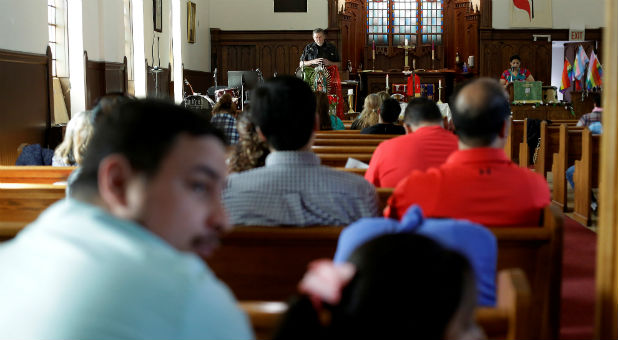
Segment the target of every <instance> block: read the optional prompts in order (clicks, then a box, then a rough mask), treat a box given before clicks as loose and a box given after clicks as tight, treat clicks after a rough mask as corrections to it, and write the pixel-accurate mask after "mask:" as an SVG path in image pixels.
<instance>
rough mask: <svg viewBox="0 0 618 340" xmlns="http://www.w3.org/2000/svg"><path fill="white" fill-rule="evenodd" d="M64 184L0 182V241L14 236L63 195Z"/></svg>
mask: <svg viewBox="0 0 618 340" xmlns="http://www.w3.org/2000/svg"><path fill="white" fill-rule="evenodd" d="M65 190H66V186H65V185H52V184H23V183H22V184H20V183H2V184H0V241H4V240H7V239H10V238H12V237H14V236H15V235H16V234H17V233H18V232H19V231H20V230H21V229H23V228H24V227H25V226H26V225H28V223H30V222H32V221H34V220H35V219H36V218H37V217H38V216H39V214H40V213H41V212H43V210H45V209H47V207H49V206H50V205H52V204H53V203H55V202H56V201H58V200H61V199H62V198H64V196H65Z"/></svg>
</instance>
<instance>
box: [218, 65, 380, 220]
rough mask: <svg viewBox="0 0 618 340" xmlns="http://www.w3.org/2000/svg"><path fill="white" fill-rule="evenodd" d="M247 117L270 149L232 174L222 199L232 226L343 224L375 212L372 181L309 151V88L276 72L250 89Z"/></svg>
mask: <svg viewBox="0 0 618 340" xmlns="http://www.w3.org/2000/svg"><path fill="white" fill-rule="evenodd" d="M251 120H252V121H253V123H254V124H255V125H256V127H257V131H258V134H259V135H260V136H261V137H262V138H264V140H265V141H266V142H267V144H268V146H269V148H270V150H271V153H270V154H269V155H268V157H267V158H266V165H265V166H264V167H261V168H256V169H252V170H248V171H245V172H241V173H235V174H231V175H230V176H229V177H228V184H227V187H226V189H225V190H224V192H223V202H224V205H225V207H226V209H227V211H228V214H229V215H230V220H231V223H232V224H235V225H239V224H242V225H273V226H275V225H295V226H307V225H347V224H350V223H352V222H354V221H356V220H357V219H359V218H361V217H370V216H376V214H377V200H376V192H375V188H374V186H373V185H371V184H370V183H369V182H367V181H366V180H365V179H363V178H362V177H360V176H358V175H354V174H350V173H345V172H343V171H337V170H334V169H331V168H329V167H326V166H322V165H320V159H319V158H318V157H317V155H315V154H314V153H313V152H312V151H311V145H312V142H313V136H314V132H315V131H316V130H318V129H319V123H318V119H317V114H316V102H315V97H314V95H313V92H311V89H310V88H309V86H308V85H307V84H306V83H305V82H303V81H302V80H300V79H298V78H294V77H277V78H274V79H272V80H269V81H267V82H266V83H265V84H264V85H263V86H261V87H260V88H258V89H256V90H255V93H254V95H253V98H252V103H251Z"/></svg>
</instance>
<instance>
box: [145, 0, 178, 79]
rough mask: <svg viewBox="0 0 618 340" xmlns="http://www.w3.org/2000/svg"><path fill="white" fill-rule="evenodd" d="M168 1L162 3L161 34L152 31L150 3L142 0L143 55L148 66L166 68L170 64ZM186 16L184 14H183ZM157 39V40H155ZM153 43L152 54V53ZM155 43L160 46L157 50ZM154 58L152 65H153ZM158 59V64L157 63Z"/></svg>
mask: <svg viewBox="0 0 618 340" xmlns="http://www.w3.org/2000/svg"><path fill="white" fill-rule="evenodd" d="M170 2H171V1H170V0H163V1H162V5H161V6H162V11H163V13H162V18H161V20H162V21H163V32H155V31H154V23H153V20H152V10H153V8H152V1H151V0H144V55H145V57H146V60H147V63H148V66H153V65H157V66H161V67H162V68H167V67H168V66H169V62H170V37H171V31H170V30H171V27H172V25H171V22H170V8H171V5H170ZM185 15H186V14H185ZM157 37H158V38H159V39H158V40H157ZM153 42H154V52H153ZM157 43H158V44H159V45H160V46H159V49H158V50H157ZM153 56H154V64H153ZM159 58H160V60H161V61H160V62H159Z"/></svg>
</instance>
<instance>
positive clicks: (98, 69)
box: [84, 51, 128, 110]
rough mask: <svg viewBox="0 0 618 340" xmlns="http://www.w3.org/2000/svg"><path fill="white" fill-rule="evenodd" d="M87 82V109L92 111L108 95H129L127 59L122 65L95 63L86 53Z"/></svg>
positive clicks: (104, 62)
mask: <svg viewBox="0 0 618 340" xmlns="http://www.w3.org/2000/svg"><path fill="white" fill-rule="evenodd" d="M84 67H85V68H86V72H85V82H86V91H85V92H86V109H88V110H90V109H92V108H93V107H94V106H95V104H96V102H97V100H98V99H99V98H100V97H102V96H104V95H106V94H108V93H124V94H126V93H127V90H128V75H127V58H126V57H124V58H123V62H122V63H114V62H106V61H93V60H89V59H88V53H87V52H86V51H84Z"/></svg>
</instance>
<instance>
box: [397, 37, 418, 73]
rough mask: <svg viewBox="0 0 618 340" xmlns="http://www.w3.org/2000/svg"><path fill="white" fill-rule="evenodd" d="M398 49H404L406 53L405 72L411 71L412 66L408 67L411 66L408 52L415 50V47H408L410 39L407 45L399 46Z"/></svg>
mask: <svg viewBox="0 0 618 340" xmlns="http://www.w3.org/2000/svg"><path fill="white" fill-rule="evenodd" d="M397 48H403V51H404V53H405V57H404V61H405V64H404V67H403V70H404V71H410V66H408V65H409V64H408V50H411V49H414V48H415V46H411V45H408V39H406V42H405V45H399V46H397Z"/></svg>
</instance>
